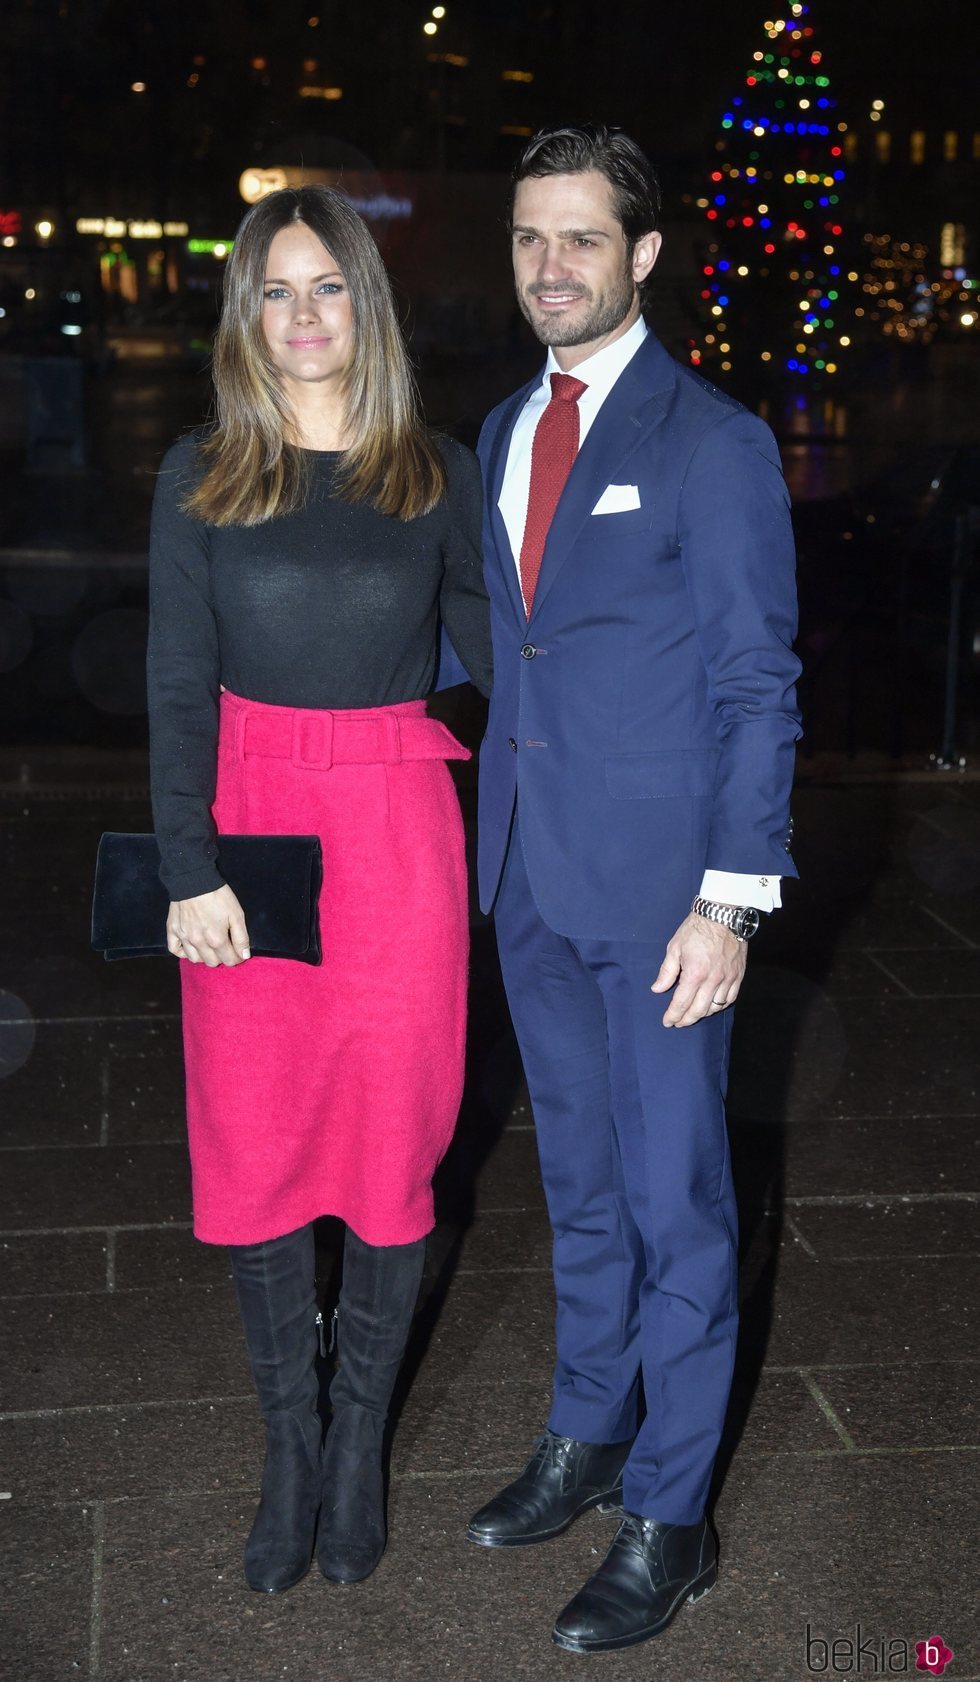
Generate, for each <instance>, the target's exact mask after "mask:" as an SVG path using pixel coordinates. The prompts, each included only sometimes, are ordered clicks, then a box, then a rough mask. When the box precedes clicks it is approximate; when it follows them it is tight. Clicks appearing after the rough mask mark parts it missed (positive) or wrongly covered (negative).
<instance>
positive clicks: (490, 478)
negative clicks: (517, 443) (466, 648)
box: [486, 376, 540, 625]
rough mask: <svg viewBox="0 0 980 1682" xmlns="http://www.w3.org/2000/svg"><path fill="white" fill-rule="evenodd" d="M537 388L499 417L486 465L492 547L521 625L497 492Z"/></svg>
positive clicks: (524, 391) (525, 390)
mask: <svg viewBox="0 0 980 1682" xmlns="http://www.w3.org/2000/svg"><path fill="white" fill-rule="evenodd" d="M539 384H540V376H539V377H538V378H536V379H533V380H530V381H529V382H528V384H527V385H526V386H523V387H522V388H521V390H520V391H518V392H516V393H515V394H514V396H513V397H512V398H511V399H510V402H509V403H508V405H507V407H506V409H505V410H504V413H503V414H502V415H501V417H500V424H499V426H498V427H497V433H496V437H495V438H494V440H493V443H492V444H491V446H490V451H489V454H488V456H487V464H486V482H487V498H488V504H489V514H490V530H491V532H492V534H493V540H494V546H495V548H496V551H497V555H498V558H499V560H500V565H501V568H502V570H503V574H504V583H505V584H506V586H507V591H508V594H509V595H510V598H511V601H512V602H513V605H514V611H515V612H516V614H517V616H518V618H519V620H520V622H521V624H522V625H523V624H525V623H526V620H527V614H526V612H525V608H524V597H523V596H522V595H521V583H520V579H519V577H518V573H517V557H516V556H515V554H514V551H513V549H512V548H511V543H510V537H509V536H508V533H507V527H506V526H505V524H504V518H503V515H502V514H501V512H500V508H499V506H498V504H499V502H500V491H501V487H502V485H503V482H504V473H505V471H506V468H507V456H508V454H509V452H510V441H511V437H512V435H513V432H514V427H515V425H516V423H517V417H518V415H519V414H520V412H521V410H522V409H523V407H524V405H525V403H526V402H527V400H528V398H529V397H530V395H531V393H532V391H534V390H535V389H536V388H537V386H538V385H539Z"/></svg>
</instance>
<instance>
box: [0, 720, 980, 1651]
mask: <svg viewBox="0 0 980 1682" xmlns="http://www.w3.org/2000/svg"><path fill="white" fill-rule="evenodd" d="M144 782H145V771H144V769H143V765H142V759H141V756H140V755H139V754H138V753H137V754H134V755H133V756H132V757H129V758H128V757H127V756H126V755H123V754H119V755H117V756H115V757H114V758H113V757H112V756H110V755H107V756H104V757H103V758H101V759H99V760H96V759H94V758H93V757H92V756H89V757H86V756H85V754H84V753H82V754H79V753H76V754H74V755H72V754H71V753H67V752H66V753H63V754H61V755H59V754H57V753H53V752H49V753H48V754H47V755H35V756H34V757H33V758H31V757H28V759H27V761H26V762H25V763H23V764H22V763H21V759H20V758H16V757H14V758H11V756H9V755H7V756H5V757H3V758H0V835H2V847H3V868H2V878H0V879H2V881H3V883H4V885H5V889H6V892H5V895H4V899H3V910H2V914H0V989H2V990H0V1100H2V1121H0V1145H2V1147H3V1148H2V1153H0V1154H2V1170H0V1245H2V1255H3V1264H4V1265H3V1270H2V1275H0V1292H2V1298H3V1300H2V1303H0V1317H2V1323H3V1331H2V1339H3V1343H2V1348H3V1356H2V1365H0V1375H2V1401H0V1409H2V1412H0V1494H2V1497H3V1499H2V1501H0V1544H2V1548H3V1552H4V1568H3V1582H4V1591H3V1596H2V1607H3V1610H2V1621H3V1624H4V1625H5V1629H4V1635H3V1646H2V1655H3V1656H2V1657H0V1676H2V1677H3V1678H4V1679H5V1682H61V1679H63V1678H72V1677H78V1676H80V1677H83V1678H87V1679H88V1682H321V1679H323V1682H423V1679H424V1682H433V1679H434V1678H438V1677H445V1678H446V1679H447V1682H498V1679H499V1682H514V1679H517V1678H531V1679H534V1682H537V1679H538V1678H541V1679H547V1678H550V1677H555V1678H557V1677H560V1676H563V1675H569V1676H570V1675H572V1674H575V1675H582V1674H585V1672H586V1671H588V1670H591V1671H592V1672H593V1673H594V1674H596V1675H601V1676H602V1677H603V1678H610V1679H614V1678H623V1679H624V1682H625V1679H627V1678H641V1677H642V1678H656V1677H664V1678H671V1679H674V1678H678V1677H682V1676H683V1677H693V1678H697V1679H698V1682H749V1679H752V1682H754V1679H758V1682H804V1679H805V1678H806V1677H807V1676H808V1675H811V1674H813V1673H814V1672H815V1671H816V1672H819V1671H821V1670H830V1671H831V1672H832V1673H834V1674H838V1675H840V1674H853V1675H857V1674H860V1675H862V1676H868V1675H874V1674H881V1673H882V1672H884V1673H885V1674H901V1673H903V1672H905V1673H908V1674H911V1675H916V1674H918V1675H922V1674H924V1673H923V1672H922V1671H916V1654H915V1643H916V1642H918V1641H922V1640H924V1639H926V1638H929V1637H933V1636H941V1637H942V1638H943V1639H944V1641H945V1643H946V1645H947V1646H948V1647H950V1648H951V1649H952V1651H953V1653H954V1655H955V1658H954V1660H953V1662H952V1664H951V1666H950V1669H949V1671H948V1675H949V1677H950V1678H951V1679H955V1682H971V1679H972V1682H977V1679H978V1678H980V1617H978V1598H977V1594H976V1588H975V1561H974V1553H975V1537H976V1532H977V1502H976V1491H977V1483H976V1472H977V1450H978V1444H980V1432H978V1428H977V1419H976V1395H977V1382H976V1381H977V1376H978V1371H980V1366H978V1356H980V1350H978V1344H977V1338H976V1331H975V1312H976V1306H977V1289H976V1276H977V1266H978V1251H980V1239H978V1233H977V1226H976V1216H977V1203H978V1199H980V1174H978V1170H977V1158H976V1140H977V1134H978V1131H980V1101H978V1095H977V1086H978V1057H977V1042H978V1029H980V1013H978V1001H980V893H978V889H980V784H978V783H977V782H976V781H971V780H969V779H957V780H955V781H954V780H948V781H943V780H938V779H937V780H933V781H926V780H925V779H924V778H918V779H917V778H914V777H913V778H895V777H892V778H883V779H881V780H879V781H867V782H847V781H837V782H830V781H816V780H813V779H811V781H810V782H808V783H804V785H803V786H802V787H801V788H800V790H799V791H798V794H797V798H796V802H795V816H796V828H797V836H798V847H797V858H798V862H799V865H800V870H801V875H802V882H801V884H800V885H799V886H798V887H797V886H791V887H790V888H788V889H787V893H786V899H787V908H786V909H785V910H784V911H783V912H782V913H781V914H780V915H779V916H778V917H777V918H773V919H772V921H771V923H770V924H769V925H768V926H767V928H766V929H765V931H764V933H763V934H762V936H761V937H760V938H759V940H758V941H757V942H756V943H755V947H754V950H753V952H752V955H751V963H750V970H749V979H748V982H747V986H746V989H745V996H744V1001H743V1003H742V1004H741V1005H740V1007H739V1013H738V1020H737V1026H736V1047H735V1055H734V1068H733V1077H732V1086H731V1095H730V1097H731V1102H730V1112H731V1128H732V1139H733V1148H734V1153H735V1161H736V1168H737V1178H738V1184H739V1198H740V1207H741V1217H742V1235H743V1252H744V1264H743V1335H742V1340H741V1349H740V1362H739V1376H738V1381H737V1385H736V1389H735V1394H734V1397H733V1402H732V1407H731V1412H730V1431H729V1437H728V1440H727V1442H726V1445H725V1451H724V1454H723V1456H722V1462H721V1464H720V1466H719V1477H718V1484H719V1488H718V1492H717V1500H716V1505H715V1514H716V1519H717V1526H718V1530H719V1534H720V1537H721V1548H722V1563H721V1573H720V1576H719V1581H718V1585H717V1588H716V1589H715V1591H714V1593H713V1594H712V1595H711V1596H710V1597H709V1598H708V1599H707V1600H705V1601H704V1602H703V1603H702V1604H701V1605H700V1606H699V1607H698V1608H697V1609H696V1610H695V1611H693V1612H691V1613H690V1614H688V1612H687V1611H685V1612H683V1613H682V1614H681V1615H680V1616H679V1617H678V1618H677V1619H676V1621H675V1623H674V1624H673V1626H672V1627H671V1628H670V1630H669V1631H668V1632H667V1633H666V1634H665V1635H664V1636H663V1637H661V1638H660V1639H659V1640H658V1641H656V1642H654V1643H650V1644H647V1645H645V1646H640V1647H637V1648H634V1649H632V1650H631V1651H629V1652H626V1653H623V1654H618V1655H607V1656H603V1657H601V1658H596V1659H593V1660H587V1659H583V1658H577V1657H575V1656H573V1655H569V1654H561V1653H559V1652H557V1650H555V1649H554V1648H553V1647H552V1646H551V1643H550V1640H549V1632H550V1628H551V1624H552V1621H553V1618H554V1616H555V1614H556V1612H557V1611H558V1610H559V1609H560V1607H561V1606H562V1605H563V1603H564V1601H565V1600H566V1598H567V1597H568V1596H569V1595H570V1594H571V1593H572V1592H573V1591H574V1589H575V1588H577V1586H578V1585H579V1583H580V1582H581V1580H582V1579H583V1578H584V1577H585V1576H586V1575H587V1574H588V1572H589V1571H590V1570H591V1569H592V1568H594V1566H595V1564H596V1563H597V1562H598V1559H599V1558H600V1557H601V1554H602V1553H603V1551H604V1549H605V1547H606V1544H607V1541H608V1539H609V1538H610V1537H611V1534H612V1523H611V1521H610V1520H608V1519H601V1518H599V1517H598V1516H597V1515H594V1514H589V1515H586V1516H585V1517H584V1518H583V1519H582V1520H581V1521H580V1522H579V1523H578V1524H576V1525H575V1526H574V1527H573V1528H572V1529H571V1530H570V1531H569V1532H568V1533H567V1534H566V1535H565V1536H564V1537H562V1538H561V1539H559V1540H558V1541H556V1542H553V1543H551V1544H548V1545H546V1546H544V1547H541V1548H533V1549H525V1550H519V1551H505V1552H487V1551H484V1550H481V1549H478V1548H475V1547H472V1546H470V1545H469V1544H468V1543H467V1542H466V1541H465V1540H464V1538H463V1528H464V1525H465V1521H466V1518H467V1516H468V1514H469V1513H470V1511H471V1510H472V1509H473V1508H474V1507H475V1506H477V1505H478V1504H480V1503H481V1502H482V1501H483V1500H484V1499H485V1498H486V1497H487V1496H488V1495H489V1494H490V1493H492V1492H493V1491H494V1490H495V1488H496V1487H497V1486H498V1485H499V1484H500V1483H501V1482H502V1481H504V1480H505V1479H507V1478H508V1477H509V1476H511V1475H512V1474H513V1473H514V1472H515V1471H516V1470H517V1469H518V1468H519V1467H520V1465H521V1464H522V1463H523V1460H524V1458H525V1457H526V1453H527V1451H528V1448H529V1446H530V1444H531V1443H532V1441H533V1439H534V1437H535V1435H536V1433H537V1431H538V1429H539V1426H540V1424H541V1422H542V1420H543V1418H544V1416H545V1412H546V1408H547V1400H548V1379H549V1371H550V1367H551V1363H552V1354H553V1345H552V1316H553V1300H552V1293H551V1286H550V1279H549V1267H548V1230H547V1225H546V1221H545V1216H544V1209H543V1203H542V1195H541V1188H540V1181H539V1176H538V1170H537V1165H536V1159H535V1150H534V1137H533V1132H532V1128H531V1118H530V1115H529V1112H528V1104H527V1099H526V1094H525V1093H524V1091H523V1088H522V1084H521V1079H520V1071H519V1065H518V1061H517V1057H516V1054H515V1049H514V1044H513V1040H512V1037H511V1035H510V1031H509V1028H508V1024H507V1017H506V1010H505V1007H504V1004H503V1001H502V997H501V992H500V984H499V977H498V975H497V971H496V966H495V960H494V955H493V942H492V934H491V932H490V930H489V929H488V928H487V926H486V925H485V924H484V923H483V922H482V921H481V920H480V919H479V918H478V917H477V918H475V919H474V929H473V999H472V1035H471V1059H470V1061H471V1072H470V1081H469V1089H468V1095H467V1099H466V1103H465V1106H464V1112H463V1117H462V1120H461V1124H460V1129H459V1133H458V1136H457V1140H456V1143H455V1144H454V1146H453V1149H452V1151H451V1153H450V1156H449V1158H448V1159H447V1161H446V1164H445V1165H444V1169H443V1171H442V1173H441V1176H440V1187H439V1209H440V1220H439V1225H438V1227H437V1230H436V1233H435V1235H434V1237H433V1239H432V1241H431V1245H430V1256H429V1270H428V1281H427V1286H426V1293H425V1296H424V1299H423V1303H422V1306H421V1308H420V1311H419V1315H418V1319H417V1325H416V1333H415V1337H414V1339H413V1345H412V1350H411V1360H410V1363H409V1370H408V1372H407V1373H406V1384H405V1391H406V1394H405V1396H404V1400H403V1406H402V1411H401V1416H400V1419H399V1421H398V1428H397V1431H396V1435H395V1440H394V1453H393V1472H392V1488H391V1502H390V1521H391V1544H390V1547H389V1550H388V1553H387V1554H386V1556H385V1559H384V1560H383V1562H382V1564H381V1566H380V1568H379V1570H378V1571H377V1573H376V1574H375V1576H374V1577H373V1578H371V1579H370V1580H369V1581H368V1582H367V1583H365V1584H362V1585H359V1586H356V1587H353V1588H348V1589H342V1588H335V1587H332V1586H329V1585H328V1584H326V1583H325V1582H324V1581H323V1580H322V1578H320V1576H319V1574H318V1573H316V1572H315V1571H314V1572H312V1573H311V1574H310V1576H309V1577H308V1578H307V1579H306V1580H305V1581H304V1582H303V1583H302V1584H301V1585H300V1586H299V1587H298V1588H297V1589H295V1590H294V1591H293V1592H292V1593H290V1594H288V1595H286V1596H283V1597H282V1598H276V1599H272V1598H269V1599H265V1598H260V1597H259V1596H257V1595H255V1594H252V1593H250V1592H249V1591H248V1590H247V1589H246V1587H245V1586H244V1583H243V1580H242V1575H241V1547H242V1541H243V1537H244V1534H245V1531H246V1529H247V1526H248V1523H249V1521H250V1514H251V1511H252V1508H253V1504H254V1498H255V1493H256V1485H257V1479H258V1471H259V1463H260V1449H261V1431H260V1425H259V1420H258V1416H257V1411H256V1407H255V1404H254V1401H253V1398H252V1394H251V1387H250V1383H249V1379H248V1374H247V1371H246V1366H245V1359H244V1355H243V1349H242V1343H241V1337H240V1332H239V1328H238V1323H237V1311H236V1308H235V1305H234V1301H233V1296H232V1291H231V1286H230V1282H229V1279H228V1270H227V1266H226V1263H225V1259H224V1254H223V1252H222V1251H220V1250H216V1249H210V1248H207V1247H205V1246H202V1245H200V1244H197V1243H196V1242H195V1240H194V1239H193V1237H192V1235H191V1232H190V1228H189V1224H188V1223H189V1199H188V1171H187V1162H186V1155H185V1146H184V1141H183V1136H182V1116H181V1069H180V1057H179V1048H178V1022H177V1014H176V1013H177V992H176V974H175V966H173V965H172V964H170V963H169V962H167V961H163V960H161V961H159V962H146V963H131V964H117V965H112V966H109V965H105V964H104V963H103V962H102V960H101V959H98V958H96V957H94V956H93V955H92V954H91V953H89V952H88V950H87V946H86V938H87V928H86V922H87V908H88V896H89V884H90V877H91V870H92V860H93V857H94V849H95V843H96V840H97V837H98V835H99V833H100V832H101V831H102V830H103V829H106V828H131V829H140V828H144V827H146V826H147V823H148V811H147V806H146V792H145V787H144V786H143V785H144ZM463 792H464V800H465V803H466V804H467V805H469V804H470V789H469V786H468V785H467V786H465V787H464V790H463ZM336 1247H337V1233H336V1232H335V1231H333V1230H331V1229H330V1228H329V1227H327V1228H326V1229H325V1230H324V1233H323V1249H322V1273H323V1286H324V1291H325V1292H326V1293H329V1290H330V1276H331V1268H332V1262H333V1258H334V1257H335V1255H336ZM971 1538H973V1540H971ZM858 1626H860V1629H858ZM808 1631H809V1641H810V1645H809V1648H808V1647H807V1639H808ZM835 1640H836V1641H837V1642H838V1644H839V1645H838V1646H837V1647H836V1648H834V1649H833V1650H832V1653H831V1650H830V1649H829V1648H827V1647H824V1646H823V1645H822V1644H823V1643H825V1642H827V1643H829V1642H833V1641H835ZM860 1643H863V1644H864V1645H863V1648H862V1650H861V1653H860V1654H859V1653H858V1645H859V1644H860ZM831 1658H832V1660H833V1662H831ZM859 1659H860V1669H859Z"/></svg>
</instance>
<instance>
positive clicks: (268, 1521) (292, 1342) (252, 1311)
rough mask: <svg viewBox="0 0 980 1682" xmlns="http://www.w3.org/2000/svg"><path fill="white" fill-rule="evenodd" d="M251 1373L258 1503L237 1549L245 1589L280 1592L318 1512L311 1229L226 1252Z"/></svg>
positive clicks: (301, 1565)
mask: <svg viewBox="0 0 980 1682" xmlns="http://www.w3.org/2000/svg"><path fill="white" fill-rule="evenodd" d="M228 1253H229V1256H230V1258H231V1266H232V1272H233V1275H234V1279H235V1289H236V1291H237V1293H238V1304H239V1307H240V1309H241V1312H242V1325H243V1326H244V1328H245V1342H246V1344H247V1345H248V1354H249V1360H250V1361H251V1365H252V1376H253V1377H254V1379H255V1388H256V1390H257V1392H258V1398H259V1407H260V1408H261V1410H262V1416H263V1418H264V1420H265V1440H266V1449H265V1467H264V1469H263V1472H262V1497H261V1500H260V1501H259V1508H258V1512H257V1513H256V1515H255V1523H254V1524H253V1525H252V1530H251V1533H250V1535H249V1538H248V1541H247V1542H246V1544H245V1578H246V1581H247V1582H248V1585H249V1587H250V1588H253V1589H258V1590H260V1591H261V1592H263V1593H265V1594H281V1593H282V1592H283V1590H284V1589H290V1588H292V1586H293V1584H294V1583H298V1582H299V1580H300V1578H301V1577H305V1575H306V1573H307V1571H308V1570H309V1568H310V1561H311V1559H312V1557H313V1540H314V1536H315V1534H316V1520H317V1511H318V1508H319V1505H320V1461H321V1455H320V1440H321V1434H322V1427H321V1422H320V1415H319V1414H318V1412H317V1375H316V1367H315V1364H314V1363H315V1356H316V1347H317V1332H316V1314H317V1308H316V1294H315V1289H314V1278H315V1268H316V1262H315V1254H314V1247H313V1228H312V1226H305V1227H301V1228H300V1229H299V1231H298V1232H289V1233H287V1234H286V1236H285V1237H284V1238H274V1239H271V1240H270V1241H269V1242H268V1243H266V1244H235V1245H232V1246H230V1247H229V1251H228Z"/></svg>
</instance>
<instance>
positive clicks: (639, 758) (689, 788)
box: [606, 748, 718, 800]
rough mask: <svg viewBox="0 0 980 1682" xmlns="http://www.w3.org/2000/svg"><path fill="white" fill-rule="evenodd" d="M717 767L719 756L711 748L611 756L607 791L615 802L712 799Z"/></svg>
mask: <svg viewBox="0 0 980 1682" xmlns="http://www.w3.org/2000/svg"><path fill="white" fill-rule="evenodd" d="M717 766H718V755H717V753H716V752H715V751H714V749H712V748H676V749H671V750H670V751H668V752H665V753H617V754H611V755H610V756H609V757H608V758H607V759H606V789H607V792H608V793H609V794H610V795H611V796H612V798H613V799H614V800H668V799H675V800H676V799H678V798H687V799H691V797H692V796H696V795H703V796H710V795H711V794H712V793H713V792H714V786H715V772H716V769H717Z"/></svg>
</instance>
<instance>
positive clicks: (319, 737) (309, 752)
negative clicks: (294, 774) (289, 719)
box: [290, 711, 333, 771]
mask: <svg viewBox="0 0 980 1682" xmlns="http://www.w3.org/2000/svg"><path fill="white" fill-rule="evenodd" d="M314 733H315V734H314ZM314 743H315V746H314V745H313V744H314ZM290 758H291V759H292V762H293V764H294V765H295V766H297V767H298V769H299V770H301V771H329V769H330V767H331V765H332V764H333V713H331V712H326V711H324V712H323V713H322V714H320V715H316V714H313V715H311V714H310V713H296V715H295V716H294V718H293V737H292V752H291V754H290Z"/></svg>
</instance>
